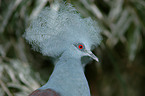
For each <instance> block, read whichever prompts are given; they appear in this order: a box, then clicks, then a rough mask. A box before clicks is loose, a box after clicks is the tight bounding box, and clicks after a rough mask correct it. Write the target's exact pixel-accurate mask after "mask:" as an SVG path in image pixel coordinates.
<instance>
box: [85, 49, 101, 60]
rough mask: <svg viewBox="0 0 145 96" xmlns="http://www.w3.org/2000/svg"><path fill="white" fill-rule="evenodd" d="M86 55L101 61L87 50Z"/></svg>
mask: <svg viewBox="0 0 145 96" xmlns="http://www.w3.org/2000/svg"><path fill="white" fill-rule="evenodd" d="M86 55H88V56H89V57H91V58H92V59H94V60H96V61H97V62H99V59H98V58H97V57H96V56H95V55H94V54H93V53H92V52H91V51H90V50H86Z"/></svg>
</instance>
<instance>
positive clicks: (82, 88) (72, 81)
mask: <svg viewBox="0 0 145 96" xmlns="http://www.w3.org/2000/svg"><path fill="white" fill-rule="evenodd" d="M48 88H51V89H53V90H55V91H56V92H58V93H60V95H62V96H90V90H89V86H88V83H87V80H86V77H85V75H84V71H83V67H82V65H81V61H80V60H79V59H73V58H69V59H63V58H61V57H60V60H59V61H58V62H57V63H56V65H55V68H54V71H53V73H52V75H51V76H50V79H49V80H48V82H47V83H46V84H45V85H44V86H42V87H41V88H40V89H48Z"/></svg>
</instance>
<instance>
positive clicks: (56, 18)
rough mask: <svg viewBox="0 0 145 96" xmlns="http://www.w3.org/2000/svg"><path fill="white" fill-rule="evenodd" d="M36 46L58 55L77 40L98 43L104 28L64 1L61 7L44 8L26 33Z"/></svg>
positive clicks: (40, 50)
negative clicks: (57, 8) (101, 30)
mask: <svg viewBox="0 0 145 96" xmlns="http://www.w3.org/2000/svg"><path fill="white" fill-rule="evenodd" d="M24 36H25V38H26V40H27V41H28V42H29V43H30V44H32V47H33V49H34V50H36V51H39V52H41V53H42V54H43V55H47V56H52V57H56V56H59V55H60V54H61V53H62V52H64V51H65V50H66V49H69V47H70V45H71V44H74V43H76V42H77V41H82V42H88V44H89V45H90V46H91V45H96V46H97V45H98V44H99V43H100V42H101V36H100V28H99V27H98V24H97V23H96V21H93V20H92V19H91V18H82V17H81V16H80V14H79V13H78V12H77V11H76V9H75V8H74V7H72V5H71V4H65V3H61V4H60V6H59V10H55V9H54V8H49V7H46V8H44V9H43V10H42V11H41V12H40V14H39V15H38V17H37V18H36V19H34V20H32V22H31V24H30V26H29V27H28V29H27V30H26V32H25V34H24Z"/></svg>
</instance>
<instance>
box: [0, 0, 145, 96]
mask: <svg viewBox="0 0 145 96" xmlns="http://www.w3.org/2000/svg"><path fill="white" fill-rule="evenodd" d="M53 2H54V1H53V0H0V96H27V95H28V94H29V93H31V92H32V91H33V90H35V89H37V88H39V87H40V86H42V85H43V84H45V83H46V81H47V80H48V78H49V76H50V74H51V72H52V70H53V67H54V66H53V64H52V61H51V58H49V57H46V56H42V55H41V54H40V53H38V52H35V51H33V50H32V49H31V46H30V45H29V44H28V43H27V42H26V41H25V39H24V38H23V37H22V35H23V33H24V32H25V29H26V28H27V27H28V25H29V23H30V21H31V20H32V19H33V18H34V17H36V16H37V15H38V14H39V12H40V11H41V10H42V9H43V8H44V7H45V6H51V5H52V4H53ZM59 2H61V0H60V1H59ZM66 2H69V3H71V4H73V5H74V7H75V8H76V9H77V10H78V12H80V13H81V15H82V16H83V17H92V18H93V19H94V20H96V21H97V22H99V24H100V27H101V28H102V29H103V31H102V33H101V34H102V37H103V41H102V43H101V45H100V46H99V47H98V48H96V49H95V50H94V51H93V52H94V53H95V54H96V55H97V56H98V57H99V59H100V62H99V63H97V62H94V61H93V62H91V63H92V64H88V65H87V66H86V70H85V73H86V77H87V79H88V82H89V86H90V89H91V94H92V96H145V0H67V1H66Z"/></svg>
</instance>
